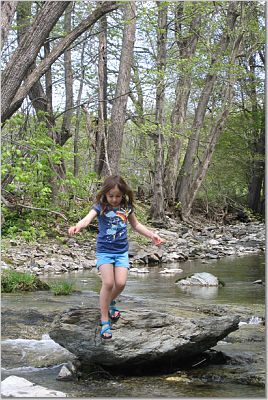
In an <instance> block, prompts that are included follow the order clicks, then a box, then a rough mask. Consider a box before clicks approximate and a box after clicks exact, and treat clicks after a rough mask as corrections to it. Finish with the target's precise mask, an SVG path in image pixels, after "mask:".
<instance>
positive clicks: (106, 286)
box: [102, 281, 114, 292]
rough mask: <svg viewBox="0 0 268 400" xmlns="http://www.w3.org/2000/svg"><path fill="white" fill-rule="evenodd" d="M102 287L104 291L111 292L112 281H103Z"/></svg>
mask: <svg viewBox="0 0 268 400" xmlns="http://www.w3.org/2000/svg"><path fill="white" fill-rule="evenodd" d="M102 287H103V288H104V289H105V290H107V291H109V292H111V291H112V290H113V287H114V281H105V282H102Z"/></svg>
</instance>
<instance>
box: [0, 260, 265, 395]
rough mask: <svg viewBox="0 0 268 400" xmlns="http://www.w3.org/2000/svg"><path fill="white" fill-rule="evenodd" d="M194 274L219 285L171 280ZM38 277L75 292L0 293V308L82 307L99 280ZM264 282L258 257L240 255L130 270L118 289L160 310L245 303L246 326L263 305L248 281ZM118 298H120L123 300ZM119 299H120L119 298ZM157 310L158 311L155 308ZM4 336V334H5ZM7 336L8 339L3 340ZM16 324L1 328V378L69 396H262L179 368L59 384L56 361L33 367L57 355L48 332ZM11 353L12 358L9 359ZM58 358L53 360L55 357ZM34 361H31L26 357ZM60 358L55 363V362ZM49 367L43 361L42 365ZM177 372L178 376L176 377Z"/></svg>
mask: <svg viewBox="0 0 268 400" xmlns="http://www.w3.org/2000/svg"><path fill="white" fill-rule="evenodd" d="M167 267H170V268H181V269H183V272H181V273H176V274H172V275H171V274H160V273H159V272H160V271H161V270H163V268H167ZM195 272H210V273H212V274H213V275H215V276H217V277H218V278H219V279H220V280H221V281H223V282H224V283H225V286H224V287H219V288H191V289H185V288H180V287H179V286H177V285H176V284H175V281H176V280H177V279H179V278H182V277H186V276H188V275H190V274H192V273H195ZM43 279H45V280H47V281H48V282H51V281H53V280H59V279H61V280H62V279H66V280H68V281H69V282H70V281H72V282H73V283H74V284H75V287H76V289H77V290H80V291H81V292H80V293H79V292H78V293H74V294H72V295H70V296H57V297H56V296H53V294H51V293H49V292H35V293H24V294H22V293H20V294H3V295H2V311H4V310H5V309H11V310H16V311H17V312H19V310H20V309H23V310H24V311H25V310H26V309H27V308H28V309H36V310H40V311H42V312H44V311H46V312H52V311H62V310H65V309H68V308H70V307H75V306H81V305H84V306H88V305H89V304H90V298H92V297H90V296H89V294H90V295H91V296H92V294H93V295H94V293H95V294H96V296H97V294H98V292H99V289H100V285H101V282H100V278H99V276H98V275H97V274H96V272H95V271H90V270H84V271H82V272H73V273H69V274H67V275H61V276H60V277H59V276H55V275H54V276H53V275H51V276H46V277H44V278H43ZM256 280H261V281H263V282H264V281H265V263H264V257H263V256H262V255H254V256H246V257H240V258H225V259H221V260H217V261H215V260H213V261H209V262H205V263H204V262H202V261H200V260H199V261H188V262H185V263H180V264H172V265H171V264H170V265H166V264H165V265H164V266H162V267H161V266H155V267H150V272H149V273H147V274H137V273H130V274H129V279H128V282H127V286H126V288H125V290H124V296H125V298H132V299H137V300H141V301H143V302H144V303H145V304H146V301H148V302H149V301H150V302H151V301H153V300H154V299H157V300H158V302H159V300H161V304H163V306H162V307H161V310H165V302H166V301H173V300H178V299H179V300H180V301H181V302H184V303H185V304H187V302H189V303H191V304H197V305H198V304H202V305H210V304H228V305H234V306H245V307H247V306H250V309H251V310H252V316H251V319H250V321H248V322H250V323H251V324H258V323H259V322H260V320H259V317H258V316H257V315H256V314H257V312H258V311H257V310H259V309H260V306H263V305H264V303H265V288H264V285H262V284H253V282H254V281H256ZM124 296H122V299H123V298H124ZM122 303H123V300H122ZM161 310H159V311H161ZM9 335H10V336H9ZM10 337H11V338H12V339H9V338H10ZM15 337H16V324H14V330H13V332H12V335H11V332H3V331H2V346H4V348H8V349H9V351H8V353H9V359H8V361H6V364H5V363H4V362H3V360H2V367H3V368H2V379H4V378H6V377H7V376H10V375H16V376H21V377H24V378H26V379H28V380H30V381H31V382H34V383H36V384H39V385H42V386H45V387H48V388H51V389H55V390H60V391H63V392H65V393H67V394H68V396H69V397H73V398H81V397H86V398H89V397H93V398H95V397H115V398H117V397H130V398H133V397H136V398H145V397H148V398H150V397H151V398H156V397H178V398H182V397H186V398H199V397H200V398H202V397H209V398H239V397H240V398H265V392H264V389H263V388H262V387H258V386H251V385H244V384H238V383H221V382H219V381H217V379H216V380H215V381H210V382H209V381H208V382H205V381H204V382H201V381H200V380H196V381H195V380H191V381H189V379H187V374H186V375H185V374H184V373H182V372H181V371H180V372H179V373H177V374H176V376H175V378H174V375H170V376H163V375H162V376H146V377H114V378H113V379H110V380H104V379H102V380H101V381H100V380H94V379H90V380H88V381H85V380H80V381H78V382H62V381H58V380H56V377H57V375H58V373H59V371H60V369H61V364H56V365H50V366H45V367H42V368H40V367H39V368H38V362H37V360H40V362H41V361H42V362H43V364H42V363H41V364H42V365H46V363H45V362H44V359H45V357H46V356H48V357H49V354H51V355H52V354H54V355H56V354H57V351H58V347H57V345H56V344H55V343H54V342H53V341H51V340H50V338H49V337H48V335H46V334H45V335H43V336H42V337H40V338H38V340H37V339H36V338H34V339H32V338H29V339H25V338H24V339H23V340H22V339H21V338H19V337H16V339H14V338H15ZM15 349H17V350H20V351H21V354H23V357H21V359H19V360H18V358H16V357H15V355H13V354H15V353H14V352H15ZM12 357H13V358H12ZM59 359H60V358H58V360H59ZM31 360H34V361H35V362H33V361H31ZM63 362H64V356H63V361H60V363H63ZM47 365H49V363H47ZM178 374H179V375H178Z"/></svg>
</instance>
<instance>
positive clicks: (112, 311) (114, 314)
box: [109, 300, 121, 322]
mask: <svg viewBox="0 0 268 400" xmlns="http://www.w3.org/2000/svg"><path fill="white" fill-rule="evenodd" d="M115 304H116V302H115V300H113V301H111V304H110V306H109V317H110V320H111V321H112V322H116V321H117V320H118V319H119V318H120V315H121V314H120V311H119V310H118V308H116V307H115Z"/></svg>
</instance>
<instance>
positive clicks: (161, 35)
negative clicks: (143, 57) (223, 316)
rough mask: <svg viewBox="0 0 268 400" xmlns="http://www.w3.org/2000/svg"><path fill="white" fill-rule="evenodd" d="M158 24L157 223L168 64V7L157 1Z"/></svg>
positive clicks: (153, 212)
mask: <svg viewBox="0 0 268 400" xmlns="http://www.w3.org/2000/svg"><path fill="white" fill-rule="evenodd" d="M157 7H158V24H157V60H156V63H157V77H158V78H157V81H156V114H155V122H156V126H157V130H156V143H155V168H154V183H153V198H152V205H151V209H150V216H151V219H152V221H153V223H154V224H155V225H159V224H162V223H163V222H165V219H166V218H165V207H164V194H163V186H164V176H163V175H164V171H163V169H164V168H163V167H164V150H163V141H164V138H163V127H164V123H165V112H164V104H165V78H164V77H165V70H166V64H167V50H166V46H167V43H166V42H167V12H168V7H167V6H166V5H163V4H162V3H161V2H157Z"/></svg>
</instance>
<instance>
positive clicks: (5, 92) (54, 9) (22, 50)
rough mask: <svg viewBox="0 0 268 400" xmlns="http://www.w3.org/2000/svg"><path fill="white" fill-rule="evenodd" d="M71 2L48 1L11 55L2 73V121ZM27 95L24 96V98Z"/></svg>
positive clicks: (7, 114) (6, 116)
mask: <svg viewBox="0 0 268 400" xmlns="http://www.w3.org/2000/svg"><path fill="white" fill-rule="evenodd" d="M69 3H70V2H69V1H46V2H45V3H44V5H43V6H42V8H41V10H40V12H39V13H38V14H37V16H36V19H35V21H34V22H33V25H32V26H31V27H30V28H28V29H27V33H26V34H25V35H24V36H23V39H22V41H21V43H20V45H19V46H18V48H17V49H16V50H15V52H14V53H13V55H12V56H11V58H10V60H9V62H8V64H7V66H6V68H5V70H4V71H3V73H2V97H1V113H2V114H1V115H2V122H4V121H5V120H6V119H7V118H8V117H10V116H11V114H10V105H11V104H12V102H13V101H14V98H15V96H16V94H17V92H18V90H19V88H20V86H21V83H22V81H23V79H24V78H25V77H26V75H27V73H28V70H29V68H30V67H31V66H32V65H33V63H34V62H35V60H36V57H37V55H38V52H39V50H40V48H41V47H42V45H43V44H44V42H45V40H46V38H47V37H48V35H49V32H50V31H51V29H52V28H53V26H54V25H55V24H56V22H57V21H58V19H59V17H60V16H61V15H62V13H63V12H64V10H65V8H66V7H67V6H68V4H69ZM44 21H45V23H44ZM30 76H31V74H30ZM39 78H40V76H38V77H37V79H36V80H35V81H34V82H33V83H32V85H31V86H30V87H29V88H28V90H27V93H26V94H28V93H29V90H30V89H31V88H32V86H33V84H34V83H36V82H37V81H38V80H39ZM28 79H29V77H28ZM26 94H25V96H26ZM25 96H23V98H24V97H25ZM22 100H23V99H22ZM20 104H21V103H20ZM14 111H15V110H14Z"/></svg>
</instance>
